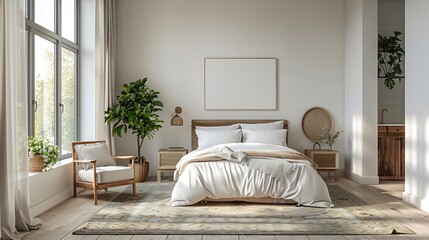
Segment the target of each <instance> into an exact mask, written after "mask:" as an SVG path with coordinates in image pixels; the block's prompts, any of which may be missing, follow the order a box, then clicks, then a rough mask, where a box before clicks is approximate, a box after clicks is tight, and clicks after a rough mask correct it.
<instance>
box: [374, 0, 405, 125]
mask: <svg viewBox="0 0 429 240" xmlns="http://www.w3.org/2000/svg"><path fill="white" fill-rule="evenodd" d="M394 31H399V32H401V33H402V34H401V35H400V36H399V38H400V39H401V40H402V44H403V47H404V40H405V0H378V33H379V34H380V35H382V36H392V35H393V32H394ZM405 51H406V50H405ZM403 63H405V61H404V62H403ZM402 71H404V75H405V64H402ZM384 80H385V79H384V78H379V79H378V122H381V110H382V109H383V108H386V109H387V110H388V111H387V112H385V113H384V123H404V122H405V82H406V80H405V79H402V81H401V82H399V81H398V80H395V83H396V84H395V87H394V88H393V89H392V90H388V89H387V88H386V87H385V86H384Z"/></svg>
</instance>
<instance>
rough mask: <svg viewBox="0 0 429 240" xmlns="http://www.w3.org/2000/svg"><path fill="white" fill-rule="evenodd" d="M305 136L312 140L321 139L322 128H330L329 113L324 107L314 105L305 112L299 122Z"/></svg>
mask: <svg viewBox="0 0 429 240" xmlns="http://www.w3.org/2000/svg"><path fill="white" fill-rule="evenodd" d="M301 127H302V131H304V134H305V136H306V137H307V138H308V139H310V140H311V141H313V142H319V141H321V140H322V139H321V137H320V135H321V134H322V128H326V129H332V127H333V120H332V117H331V114H330V113H329V112H328V111H327V110H326V109H324V108H321V107H314V108H311V109H309V110H308V111H307V112H305V114H304V116H303V117H302V122H301Z"/></svg>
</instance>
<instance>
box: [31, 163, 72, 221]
mask: <svg viewBox="0 0 429 240" xmlns="http://www.w3.org/2000/svg"><path fill="white" fill-rule="evenodd" d="M72 180H73V175H72V165H71V164H70V161H69V163H67V164H64V165H62V166H58V167H56V168H54V169H53V170H52V171H50V172H46V173H36V174H34V173H32V174H30V179H29V181H30V188H29V189H30V212H31V214H32V216H37V215H39V214H40V213H42V212H44V211H46V210H48V209H50V208H52V207H53V206H55V205H57V204H59V203H61V202H63V201H64V200H66V199H67V198H69V197H70V196H72V194H73V181H72Z"/></svg>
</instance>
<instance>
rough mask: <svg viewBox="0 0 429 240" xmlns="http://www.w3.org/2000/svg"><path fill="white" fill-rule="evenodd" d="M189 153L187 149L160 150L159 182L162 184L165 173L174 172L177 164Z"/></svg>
mask: <svg viewBox="0 0 429 240" xmlns="http://www.w3.org/2000/svg"><path fill="white" fill-rule="evenodd" d="M187 153H188V150H187V149H159V150H158V171H157V180H158V182H161V175H162V173H163V172H174V170H176V164H177V163H178V162H179V160H180V159H181V158H182V157H183V156H185V155H186V154H187Z"/></svg>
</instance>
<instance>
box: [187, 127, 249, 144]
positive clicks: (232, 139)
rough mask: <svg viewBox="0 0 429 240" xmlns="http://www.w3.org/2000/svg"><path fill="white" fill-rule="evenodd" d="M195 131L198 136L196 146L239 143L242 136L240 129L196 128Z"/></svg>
mask: <svg viewBox="0 0 429 240" xmlns="http://www.w3.org/2000/svg"><path fill="white" fill-rule="evenodd" d="M195 133H196V134H197V136H198V148H201V147H206V146H214V145H217V144H224V143H239V142H241V138H242V136H243V134H242V132H241V130H240V129H237V130H219V131H213V130H200V129H196V130H195Z"/></svg>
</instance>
